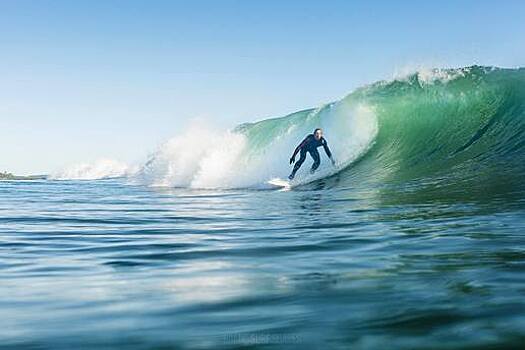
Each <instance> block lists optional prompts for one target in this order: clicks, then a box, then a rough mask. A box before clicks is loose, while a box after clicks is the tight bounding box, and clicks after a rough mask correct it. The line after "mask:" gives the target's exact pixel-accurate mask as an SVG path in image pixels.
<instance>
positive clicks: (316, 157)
mask: <svg viewBox="0 0 525 350" xmlns="http://www.w3.org/2000/svg"><path fill="white" fill-rule="evenodd" d="M310 155H311V156H312V158H313V159H314V164H312V168H311V169H310V172H311V173H313V172H314V171H316V170H317V168H319V164H321V156H320V155H319V152H317V150H316V149H314V150H311V151H310Z"/></svg>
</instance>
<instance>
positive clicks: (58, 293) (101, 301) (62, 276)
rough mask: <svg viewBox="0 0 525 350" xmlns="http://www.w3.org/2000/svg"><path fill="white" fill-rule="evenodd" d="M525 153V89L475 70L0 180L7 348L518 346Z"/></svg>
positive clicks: (510, 77)
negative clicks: (119, 157) (307, 155)
mask: <svg viewBox="0 0 525 350" xmlns="http://www.w3.org/2000/svg"><path fill="white" fill-rule="evenodd" d="M312 126H321V127H323V128H324V129H325V134H326V137H327V140H328V142H329V144H330V147H331V148H332V151H333V153H334V155H335V157H336V160H337V166H336V167H335V168H332V167H330V165H329V162H328V161H327V159H326V158H325V157H324V155H323V165H322V167H321V168H320V170H319V172H318V173H316V174H315V175H313V176H311V175H309V174H308V166H309V165H310V162H311V160H308V161H307V162H306V163H305V165H303V168H304V169H302V170H301V173H299V175H298V180H297V181H296V182H295V183H294V187H293V188H292V189H290V190H288V191H280V190H277V189H274V188H271V187H269V186H268V185H267V184H266V181H267V180H268V179H270V178H272V177H275V176H281V177H283V176H285V175H286V174H287V173H288V172H289V170H290V167H289V165H288V164H287V160H288V157H289V153H290V152H291V150H292V149H293V145H294V144H295V143H297V142H298V141H300V139H301V137H304V134H305V133H307V132H308V131H311V130H310V129H312ZM195 135H198V136H199V140H200V142H199V143H195V144H193V143H192V141H191V140H192V139H195ZM190 136H194V137H193V138H192V137H190ZM190 151H191V152H190ZM524 151H525V71H524V70H523V69H512V70H509V69H498V68H487V67H468V68H463V69H458V70H435V71H431V72H418V73H416V74H414V75H410V76H407V77H404V78H399V79H396V80H393V81H390V82H379V83H376V84H372V85H370V86H366V87H363V88H361V89H358V90H356V91H355V92H353V93H352V94H350V95H349V96H347V97H345V98H344V99H342V100H340V101H336V102H334V103H331V104H327V105H325V106H322V107H320V108H317V109H309V110H305V111H300V112H297V113H294V114H292V115H289V116H285V117H282V118H273V119H268V120H264V121H261V122H258V123H248V124H243V125H241V126H239V127H237V128H236V129H234V130H232V131H225V132H222V131H221V132H217V131H211V130H204V131H203V129H202V128H198V127H197V128H194V129H192V128H190V129H189V130H188V131H187V133H186V134H184V133H183V135H181V136H179V137H177V138H175V139H172V140H170V141H168V142H167V143H166V144H165V145H163V146H162V147H161V148H160V149H159V150H158V151H157V152H156V153H155V154H153V155H152V156H151V157H150V158H149V159H148V160H146V161H145V162H144V164H143V165H142V166H140V167H139V169H131V168H128V167H126V166H124V165H122V164H118V166H114V164H112V163H111V162H109V163H108V162H104V163H103V164H102V165H101V164H95V165H92V166H89V165H83V166H80V167H79V166H76V167H73V168H70V169H65V170H64V171H62V172H60V173H57V174H53V175H52V176H50V177H49V179H47V180H39V181H1V182H0V295H1V296H2V298H1V299H0V316H1V317H0V340H1V341H0V349H79V348H82V349H115V348H118V349H216V348H219V349H238V348H246V349H252V348H253V349H283V348H284V349H288V348H290V349H296V348H297V349H324V348H329V349H503V348H510V349H513V348H515V349H517V348H520V347H523V344H525V299H524V298H523V296H524V295H525V244H524V243H525V236H524V235H525V233H524V232H525V185H524V183H523V178H524V175H525V162H524V161H525V157H524ZM190 154H192V155H194V156H193V157H190ZM104 164H106V165H107V166H104ZM115 176H117V177H116V178H113V177H115Z"/></svg>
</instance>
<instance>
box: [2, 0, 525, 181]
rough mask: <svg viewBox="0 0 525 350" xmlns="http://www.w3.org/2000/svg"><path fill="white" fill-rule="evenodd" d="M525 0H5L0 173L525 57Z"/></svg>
mask: <svg viewBox="0 0 525 350" xmlns="http://www.w3.org/2000/svg"><path fill="white" fill-rule="evenodd" d="M524 16H525V1H518V0H516V1H505V0H500V1H483V0H477V1H466V0H465V1H463V0H449V1H434V2H431V1H351V0H348V1H321V0H319V1H306V0H300V1H284V0H282V1H272V0H259V1H256V0H253V1H230V0H221V1H219V0H217V1H199V0H196V1H195V0H192V1H190V0H188V1H146V0H144V1H108V0H99V1H96V0H89V1H88V0H86V1H45V0H38V1H37V0H33V1H25V0H3V1H0V140H1V141H0V147H1V148H0V170H2V169H5V170H9V171H12V172H15V173H21V174H27V173H47V172H51V171H54V170H57V169H60V168H61V167H62V166H64V165H67V164H70V163H76V162H81V161H91V160H94V159H96V158H100V157H109V158H115V159H119V160H123V161H126V162H133V161H139V160H140V159H142V158H143V157H145V155H146V154H147V153H149V152H151V151H153V150H154V149H155V148H156V146H157V145H158V144H159V143H161V142H162V141H164V140H166V139H167V138H169V137H171V136H174V135H175V134H176V133H177V132H178V131H179V129H180V128H181V127H183V126H184V125H185V124H186V123H187V122H188V120H190V119H192V118H195V117H199V118H207V119H209V120H211V121H213V122H214V123H215V124H217V125H219V126H223V127H231V126H234V125H236V124H237V123H240V122H243V121H250V120H257V119H262V118H265V117H270V116H277V115H284V114H287V113H290V112H293V111H295V110H299V109H304V108H307V107H312V106H316V105H319V104H321V103H325V102H328V101H331V100H335V99H338V98H340V97H342V96H343V95H345V94H346V93H348V92H350V91H351V90H352V89H354V88H356V87H358V86H359V85H362V84H364V83H369V82H373V81H376V80H379V79H384V78H389V77H391V76H392V74H393V73H394V72H395V71H396V70H402V69H405V68H406V67H412V66H418V65H424V66H436V67H443V66H447V67H448V66H466V65H472V64H482V65H497V66H506V67H509V66H510V67H516V66H524V65H525V44H524V43H525V41H524V38H525V19H524V18H525V17H524Z"/></svg>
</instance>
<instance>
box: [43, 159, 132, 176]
mask: <svg viewBox="0 0 525 350" xmlns="http://www.w3.org/2000/svg"><path fill="white" fill-rule="evenodd" d="M134 171H135V170H134V169H133V168H132V167H130V166H129V165H127V164H126V163H123V162H120V161H117V160H113V159H107V158H102V159H98V160H96V161H95V162H92V163H78V164H73V165H70V166H68V167H66V168H64V169H62V170H60V171H58V172H56V173H55V174H51V176H50V179H53V180H99V179H109V178H117V177H124V176H129V175H130V174H132V173H133V172H134Z"/></svg>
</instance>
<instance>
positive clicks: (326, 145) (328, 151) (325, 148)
mask: <svg viewBox="0 0 525 350" xmlns="http://www.w3.org/2000/svg"><path fill="white" fill-rule="evenodd" d="M323 148H324V151H325V152H326V155H327V156H328V158H330V159H331V158H332V152H331V151H330V148H329V147H328V142H326V140H325V139H323Z"/></svg>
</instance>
